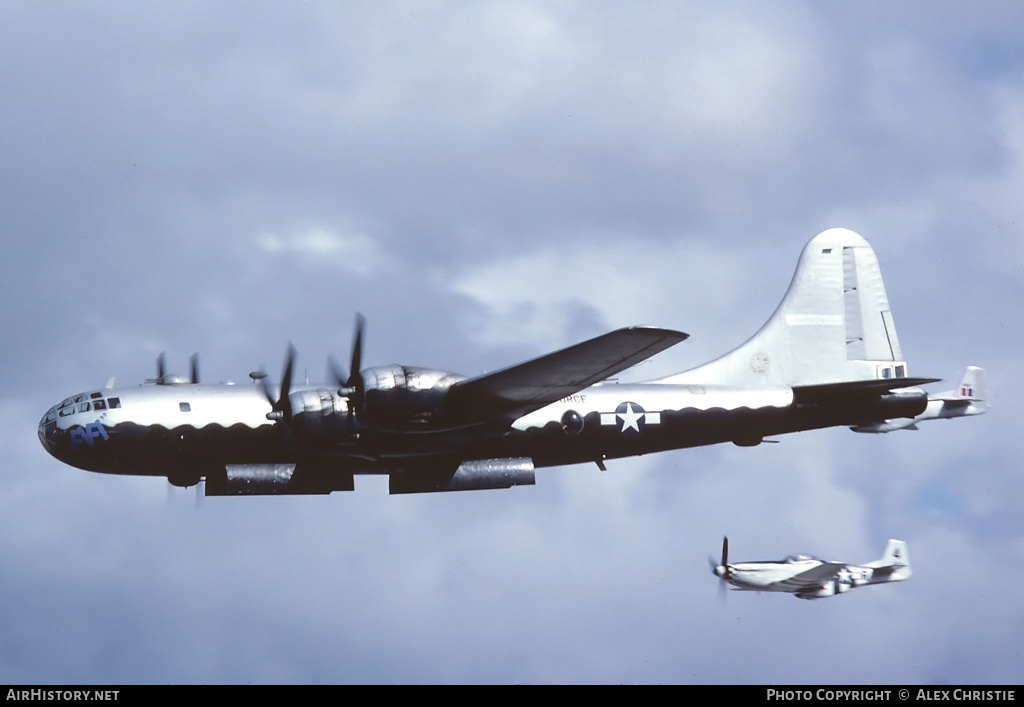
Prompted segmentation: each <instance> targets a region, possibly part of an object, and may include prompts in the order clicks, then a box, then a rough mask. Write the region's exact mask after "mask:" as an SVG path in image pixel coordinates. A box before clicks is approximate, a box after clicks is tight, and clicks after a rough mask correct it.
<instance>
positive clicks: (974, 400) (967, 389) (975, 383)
mask: <svg viewBox="0 0 1024 707" xmlns="http://www.w3.org/2000/svg"><path fill="white" fill-rule="evenodd" d="M929 400H941V401H943V402H944V403H947V404H950V405H956V404H960V405H961V406H965V407H967V408H974V411H973V412H965V413H964V414H966V415H977V414H979V413H982V412H985V410H988V405H989V403H988V384H987V383H986V382H985V369H984V368H979V367H977V366H968V367H967V369H966V370H965V371H964V374H963V376H961V377H960V385H958V386H957V388H956V390H947V391H946V392H944V393H938V394H936V395H934V396H929Z"/></svg>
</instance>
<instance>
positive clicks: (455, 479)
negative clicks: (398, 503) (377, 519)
mask: <svg viewBox="0 0 1024 707" xmlns="http://www.w3.org/2000/svg"><path fill="white" fill-rule="evenodd" d="M535 483H536V479H535V477H534V473H533V460H532V459H527V458H523V459H474V460H470V461H465V462H462V463H461V464H460V465H459V466H458V468H457V469H455V470H454V472H453V471H451V468H450V467H449V468H448V469H447V470H446V469H416V468H411V469H406V470H404V471H402V472H397V473H393V474H391V476H390V482H389V490H390V492H391V493H393V494H397V493H437V492H442V491H481V490H485V489H507V488H512V487H513V486H533V485H534V484H535Z"/></svg>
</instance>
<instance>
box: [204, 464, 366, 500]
mask: <svg viewBox="0 0 1024 707" xmlns="http://www.w3.org/2000/svg"><path fill="white" fill-rule="evenodd" d="M353 490H355V481H354V479H353V477H352V474H351V473H345V472H337V471H332V470H330V469H327V468H320V467H317V466H308V465H301V464H298V465H297V464H228V465H227V466H225V468H224V471H223V472H222V473H217V474H208V475H207V477H206V495H207V496H280V495H292V494H328V493H331V492H332V491H353Z"/></svg>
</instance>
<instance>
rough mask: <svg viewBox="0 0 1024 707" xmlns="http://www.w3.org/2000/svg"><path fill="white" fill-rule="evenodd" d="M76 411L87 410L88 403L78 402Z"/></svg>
mask: <svg viewBox="0 0 1024 707" xmlns="http://www.w3.org/2000/svg"><path fill="white" fill-rule="evenodd" d="M78 412H89V403H80V404H79V405H78Z"/></svg>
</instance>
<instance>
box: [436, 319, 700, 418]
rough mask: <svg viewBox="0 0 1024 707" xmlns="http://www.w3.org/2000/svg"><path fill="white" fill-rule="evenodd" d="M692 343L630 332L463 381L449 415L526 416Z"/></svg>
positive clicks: (651, 331)
mask: <svg viewBox="0 0 1024 707" xmlns="http://www.w3.org/2000/svg"><path fill="white" fill-rule="evenodd" d="M688 337H689V334H684V333H683V332H681V331H673V330H671V329H659V328H656V327H627V328H624V329H617V330H615V331H613V332H609V333H608V334H604V335H602V336H598V337H596V338H594V339H590V340H589V341H584V342H582V343H580V344H576V345H574V346H570V347H568V348H565V349H562V350H561V351H555V352H554V353H550V354H547V355H546V356H541V357H540V358H535V359H533V360H531V361H527V362H525V363H520V364H518V365H515V366H511V367H509V368H505V369H503V370H500V371H495V372H494V373H488V374H485V375H482V376H478V377H476V378H471V379H469V380H465V381H460V382H459V383H456V384H455V385H453V386H452V387H451V389H450V390H449V391H448V395H447V397H446V398H445V403H444V407H445V415H446V416H449V419H456V420H459V421H462V422H474V421H477V422H478V421H484V420H488V419H491V418H495V417H501V416H507V415H510V414H512V413H515V414H516V415H524V414H526V413H528V412H531V411H533V410H537V409H539V408H542V407H544V406H545V405H549V404H551V403H553V402H556V401H558V400H561V399H562V398H565V397H568V396H570V395H573V394H574V393H578V392H579V391H581V390H583V389H584V388H587V387H589V386H591V385H594V384H595V383H598V382H600V381H603V380H605V379H606V378H609V377H610V376H613V375H615V374H616V373H620V372H621V371H624V370H626V369H627V368H629V367H631V366H635V365H636V364H638V363H640V362H641V361H644V360H646V359H648V358H650V357H651V356H654V355H655V354H658V353H660V352H662V351H664V350H665V349H667V348H669V347H671V346H675V345H676V344H678V343H679V342H681V341H684V340H685V339H686V338H688Z"/></svg>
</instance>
